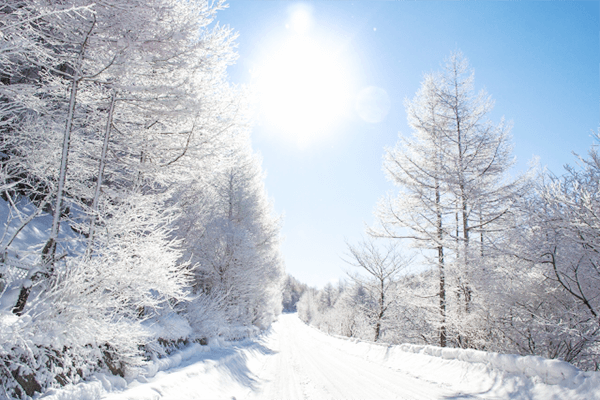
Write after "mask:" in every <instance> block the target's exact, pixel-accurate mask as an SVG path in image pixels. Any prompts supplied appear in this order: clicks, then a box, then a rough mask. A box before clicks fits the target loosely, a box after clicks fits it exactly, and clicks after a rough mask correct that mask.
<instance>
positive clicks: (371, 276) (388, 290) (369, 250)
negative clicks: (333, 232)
mask: <svg viewBox="0 0 600 400" xmlns="http://www.w3.org/2000/svg"><path fill="white" fill-rule="evenodd" d="M348 252H349V259H348V260H347V262H348V263H349V264H350V265H352V266H354V267H358V268H361V269H362V271H363V272H366V273H367V275H368V276H367V278H365V277H364V276H362V275H360V274H355V275H350V277H351V278H352V280H353V281H355V282H357V283H359V284H360V286H361V287H362V288H364V290H365V291H366V292H367V293H368V294H369V296H370V297H371V298H372V300H373V303H374V304H375V305H376V306H375V309H373V310H369V311H370V312H369V314H371V315H372V320H373V325H374V330H375V332H374V337H373V340H374V341H375V342H376V341H378V340H379V338H380V336H381V333H382V327H383V325H384V323H386V322H387V320H388V310H389V309H390V308H391V307H392V306H393V303H394V301H395V298H394V295H393V289H394V288H395V285H396V282H397V280H398V278H399V276H400V274H402V273H405V272H406V268H407V266H408V263H409V261H408V260H406V259H405V258H403V257H402V256H401V254H400V252H399V250H398V245H397V244H396V243H394V242H390V243H389V244H388V246H387V247H386V248H385V249H382V248H381V247H379V246H378V245H377V244H376V243H375V242H374V241H373V240H366V241H363V242H361V243H360V244H358V245H351V244H348Z"/></svg>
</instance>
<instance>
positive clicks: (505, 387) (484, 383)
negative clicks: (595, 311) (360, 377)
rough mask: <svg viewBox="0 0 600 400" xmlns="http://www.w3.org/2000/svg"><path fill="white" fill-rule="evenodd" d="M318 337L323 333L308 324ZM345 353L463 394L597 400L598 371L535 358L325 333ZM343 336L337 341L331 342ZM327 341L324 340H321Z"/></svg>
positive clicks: (598, 386) (511, 397) (512, 397)
mask: <svg viewBox="0 0 600 400" xmlns="http://www.w3.org/2000/svg"><path fill="white" fill-rule="evenodd" d="M311 328H312V330H313V331H314V332H315V333H317V334H318V335H325V334H324V333H323V332H321V331H319V330H317V329H316V328H314V327H311ZM329 338H330V340H331V343H330V344H331V345H334V346H336V347H338V348H340V349H343V350H344V351H345V352H349V353H351V354H353V355H355V356H358V357H362V358H365V359H368V360H370V361H374V362H380V363H382V364H383V365H386V366H388V367H390V368H393V369H397V370H402V371H404V372H406V373H408V374H411V375H413V376H416V377H419V378H422V379H425V380H431V379H435V380H436V381H437V382H442V383H444V384H446V385H449V386H451V387H457V388H458V387H460V388H462V389H463V392H471V393H486V395H489V396H494V397H499V398H510V399H540V400H547V399H557V400H558V399H564V400H567V399H568V400H600V372H585V371H581V370H580V369H578V368H576V367H575V366H573V365H571V364H569V363H567V362H564V361H560V360H549V359H545V358H543V357H537V356H519V355H515V354H499V353H488V352H485V351H479V350H470V349H455V348H442V347H436V346H424V345H411V344H402V345H389V344H382V343H374V342H368V341H363V340H359V339H354V338H348V337H343V336H335V337H332V336H329ZM336 339H343V340H336ZM325 340H329V339H325Z"/></svg>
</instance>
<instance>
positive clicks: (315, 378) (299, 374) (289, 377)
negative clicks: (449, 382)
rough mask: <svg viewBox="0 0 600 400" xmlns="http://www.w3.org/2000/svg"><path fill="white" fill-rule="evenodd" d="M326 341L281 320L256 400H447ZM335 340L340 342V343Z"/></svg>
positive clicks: (440, 391)
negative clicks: (272, 352)
mask: <svg viewBox="0 0 600 400" xmlns="http://www.w3.org/2000/svg"><path fill="white" fill-rule="evenodd" d="M331 339H332V338H330V337H327V336H326V335H324V334H322V333H321V332H318V331H316V330H314V329H312V328H309V327H307V326H306V325H304V324H303V323H302V322H301V321H300V320H298V318H297V317H296V316H295V315H282V316H281V317H280V321H279V323H278V324H277V325H275V326H274V332H273V334H272V335H270V336H269V337H267V338H266V343H265V344H266V346H267V347H269V348H270V349H272V350H273V351H274V354H273V355H272V356H271V357H269V358H268V359H267V360H266V363H265V364H264V367H263V368H262V370H261V371H257V378H258V381H259V382H261V383H262V384H261V386H260V387H259V388H258V390H256V391H254V392H252V393H251V395H250V396H248V397H249V398H256V399H290V400H296V399H426V400H432V399H447V398H451V397H453V393H452V392H451V391H449V390H448V389H445V388H444V387H443V386H441V385H437V384H435V383H431V382H426V381H423V380H420V379H417V378H413V377H410V376H408V375H407V374H405V373H402V372H399V371H395V370H392V369H390V368H387V367H384V366H382V365H380V364H377V363H375V362H371V361H368V360H365V359H364V358H362V357H358V356H355V355H350V354H347V353H345V352H344V351H343V350H342V349H339V348H336V347H334V346H332V345H331ZM338 340H339V339H338Z"/></svg>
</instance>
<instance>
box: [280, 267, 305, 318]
mask: <svg viewBox="0 0 600 400" xmlns="http://www.w3.org/2000/svg"><path fill="white" fill-rule="evenodd" d="M307 290H308V286H307V285H306V284H304V283H302V282H300V281H298V280H297V279H296V278H294V277H293V276H291V275H289V274H288V275H287V276H286V278H285V282H284V284H283V294H282V297H283V300H282V302H283V303H282V304H283V311H285V312H296V311H298V310H297V304H298V301H299V300H300V297H302V295H303V294H304V292H306V291H307Z"/></svg>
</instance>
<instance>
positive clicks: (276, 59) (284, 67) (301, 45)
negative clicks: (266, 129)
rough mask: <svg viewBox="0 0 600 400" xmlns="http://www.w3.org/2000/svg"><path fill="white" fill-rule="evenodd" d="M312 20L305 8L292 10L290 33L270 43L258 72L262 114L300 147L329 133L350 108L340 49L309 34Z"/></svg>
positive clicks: (347, 82)
mask: <svg viewBox="0 0 600 400" xmlns="http://www.w3.org/2000/svg"><path fill="white" fill-rule="evenodd" d="M311 23H312V21H311V19H310V14H308V13H307V11H306V10H305V9H302V8H300V9H297V10H295V11H294V12H293V13H292V15H291V18H290V24H289V25H288V26H291V27H292V29H293V31H294V33H293V34H292V35H290V36H288V37H287V38H285V40H282V41H280V42H279V43H278V44H277V45H276V46H274V49H273V50H272V51H271V52H270V55H269V56H268V57H266V58H265V59H264V60H263V62H262V64H261V66H260V68H259V69H258V71H257V72H258V74H257V75H258V76H257V83H258V85H257V86H258V95H259V101H260V112H261V116H262V119H263V120H264V121H265V122H266V123H267V124H268V125H269V126H270V128H271V129H272V130H273V131H275V132H277V134H278V135H279V136H283V137H285V138H286V139H288V140H291V141H293V142H295V143H296V144H297V145H298V146H300V147H307V146H309V145H311V144H313V143H315V142H318V141H320V140H321V139H323V138H326V137H328V136H329V135H331V133H332V131H333V130H334V128H335V126H336V125H337V124H339V123H340V121H341V120H342V119H343V117H344V115H345V114H346V113H347V112H348V109H349V108H351V93H350V84H349V76H348V75H349V74H348V73H347V66H346V64H345V63H344V60H342V57H341V56H340V53H341V52H339V51H337V49H335V48H331V47H328V46H326V45H323V44H322V43H323V42H324V41H323V40H319V38H318V37H314V36H311V35H310V34H309V33H308V32H307V31H309V30H310V26H311Z"/></svg>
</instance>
